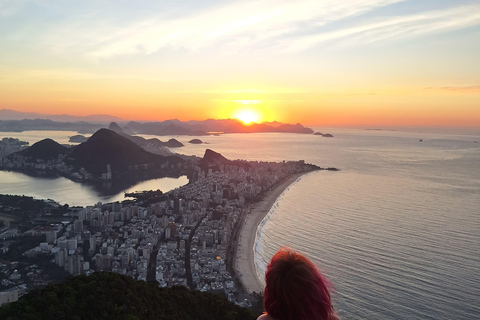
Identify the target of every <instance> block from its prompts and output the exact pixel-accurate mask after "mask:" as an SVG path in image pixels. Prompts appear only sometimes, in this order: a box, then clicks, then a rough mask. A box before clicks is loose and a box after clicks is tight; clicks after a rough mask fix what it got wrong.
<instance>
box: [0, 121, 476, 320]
mask: <svg viewBox="0 0 480 320" xmlns="http://www.w3.org/2000/svg"><path fill="white" fill-rule="evenodd" d="M318 131H321V132H323V133H326V132H329V133H331V134H333V135H334V138H324V137H320V136H314V135H299V134H280V133H264V134H229V135H221V136H206V137H199V138H200V139H201V140H203V141H204V142H205V144H201V145H192V144H188V141H189V140H190V139H192V137H182V136H174V137H173V138H176V139H177V140H179V141H181V142H182V143H184V144H185V147H182V148H179V149H174V151H176V152H180V153H185V154H194V155H198V156H202V155H203V153H204V152H205V149H206V148H210V149H212V150H214V151H217V152H220V153H222V155H224V156H225V157H227V158H228V159H245V160H263V161H283V160H305V161H306V162H309V163H314V164H317V165H319V166H323V167H330V166H331V167H337V168H339V169H340V171H338V172H331V171H317V172H312V173H309V174H306V175H304V176H302V177H300V178H299V179H298V180H297V181H296V182H295V183H294V184H292V185H291V186H290V187H289V188H288V189H287V190H285V192H284V193H283V194H282V195H281V196H280V197H279V199H278V200H277V202H276V203H275V204H274V206H273V207H272V210H271V211H270V212H269V214H268V215H267V216H266V218H265V219H264V221H263V222H262V224H261V225H260V226H259V228H258V230H257V240H256V245H255V248H252V253H253V254H254V257H255V263H256V266H257V273H258V276H259V278H261V279H262V278H263V273H264V270H265V266H266V264H267V262H268V260H269V259H270V258H271V256H272V255H273V254H274V253H275V252H276V251H277V250H278V249H279V248H280V247H282V246H289V247H291V248H293V249H295V250H298V251H299V252H301V253H304V254H305V255H307V256H308V257H310V258H311V259H312V260H313V261H314V262H315V264H316V265H317V266H318V267H319V269H320V270H321V271H322V272H323V273H325V275H326V276H327V278H328V279H329V280H330V282H331V283H332V284H333V286H334V288H335V289H334V292H333V294H332V296H333V300H334V306H335V308H336V310H337V311H338V313H339V315H340V317H341V318H342V319H344V320H345V319H382V320H384V319H478V318H479V315H480V133H479V132H478V131H476V132H475V131H473V132H466V133H460V132H459V131H455V130H451V131H449V132H441V131H435V132H434V131H426V130H419V129H415V130H397V131H393V130H365V129H339V128H328V130H327V131H325V129H324V128H318ZM3 134H4V136H13V137H18V138H22V136H23V137H26V136H27V135H28V134H29V133H20V134H19V133H3ZM43 134H44V133H39V134H38V135H43ZM55 134H56V135H57V137H58V139H59V140H61V139H65V137H66V135H67V134H70V133H60V132H56V133H55ZM30 135H32V134H30ZM64 135H65V137H63V136H64ZM71 135H73V134H71ZM33 136H35V135H33ZM51 138H54V139H55V137H51ZM169 138H172V137H160V139H161V140H162V141H165V140H168V139H169ZM35 139H37V138H35ZM38 140H40V139H39V138H38V139H37V141H38ZM29 141H31V142H34V141H33V140H29ZM475 141H478V142H479V143H475ZM39 183H40V182H39ZM41 183H48V182H41ZM5 184H6V182H4V180H0V190H4V189H5ZM7 184H8V183H7ZM149 186H151V185H149ZM7 187H8V186H7ZM14 187H15V186H14V185H10V187H9V190H11V193H15V190H14ZM2 188H3V189H2ZM133 189H135V187H133ZM1 192H2V193H3V191H1ZM20 194H25V195H28V190H27V189H22V191H21V193H20ZM49 198H53V199H54V200H58V199H55V196H54V195H52V196H50V197H49ZM65 201H68V198H65Z"/></svg>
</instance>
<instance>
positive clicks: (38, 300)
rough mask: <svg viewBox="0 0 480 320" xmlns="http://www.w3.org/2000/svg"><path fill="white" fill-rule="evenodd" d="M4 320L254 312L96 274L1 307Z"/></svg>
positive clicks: (247, 319) (123, 319)
mask: <svg viewBox="0 0 480 320" xmlns="http://www.w3.org/2000/svg"><path fill="white" fill-rule="evenodd" d="M0 319H5V320H17V319H22V320H30V319H32V320H33V319H35V320H42V319H58V320H61V319H75V320H76V319H79V320H80V319H82V320H89V319H92V320H93V319H95V320H103V319H105V320H106V319H119V320H134V319H138V320H140V319H141V320H154V319H155V320H158V319H177V320H182V319H184V320H189V319H192V320H193V319H195V320H214V319H222V320H224V319H230V320H253V319H255V317H254V316H253V315H252V313H251V312H250V310H248V309H245V308H242V307H239V306H236V305H234V304H233V303H231V302H229V301H228V300H226V299H225V298H224V297H222V296H220V295H215V294H211V293H202V292H198V291H190V290H188V289H187V288H185V287H173V288H159V287H158V286H157V284H156V282H148V283H147V282H144V281H137V280H134V279H132V278H130V277H128V276H124V275H120V274H116V273H109V272H96V273H93V274H92V275H90V276H88V277H87V276H85V275H81V276H77V277H70V278H67V279H66V280H65V281H64V282H62V283H60V284H54V285H50V286H47V287H45V288H43V289H41V290H34V291H31V292H30V293H28V294H27V295H25V296H23V297H22V298H20V300H18V301H17V302H13V303H10V304H7V305H4V306H2V307H1V308H0Z"/></svg>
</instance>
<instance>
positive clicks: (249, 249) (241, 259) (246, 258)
mask: <svg viewBox="0 0 480 320" xmlns="http://www.w3.org/2000/svg"><path fill="white" fill-rule="evenodd" d="M305 173H308V172H303V173H295V174H293V175H292V176H290V177H288V178H286V179H285V180H284V181H283V182H282V183H280V184H279V185H278V186H276V188H274V189H273V190H270V191H268V192H267V193H266V194H265V195H264V197H263V198H262V199H261V200H260V201H258V202H256V203H254V204H253V205H252V207H251V211H250V212H248V213H247V214H246V217H245V219H244V221H243V225H242V229H241V232H240V236H239V240H238V247H237V255H236V259H235V270H236V272H237V275H238V277H239V279H240V280H241V282H242V283H243V286H244V288H245V290H246V291H247V292H248V293H252V292H257V293H259V292H262V291H263V289H264V284H263V283H262V282H261V281H260V279H259V278H258V276H257V272H256V267H255V262H254V245H255V239H256V235H257V228H258V226H259V225H260V223H261V222H262V220H263V219H264V218H265V216H266V215H267V214H268V212H269V211H270V209H271V208H272V206H273V204H274V203H275V201H277V199H278V197H279V196H280V195H281V194H282V193H283V191H285V189H287V188H288V186H289V185H291V184H292V183H293V182H295V181H296V180H297V179H298V178H299V177H300V176H301V175H303V174H305ZM261 277H263V275H261Z"/></svg>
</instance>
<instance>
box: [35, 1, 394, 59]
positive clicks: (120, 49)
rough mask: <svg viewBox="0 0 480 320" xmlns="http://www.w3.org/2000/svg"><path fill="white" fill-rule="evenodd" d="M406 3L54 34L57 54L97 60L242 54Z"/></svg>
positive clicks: (252, 7)
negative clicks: (169, 52) (165, 52)
mask: <svg viewBox="0 0 480 320" xmlns="http://www.w3.org/2000/svg"><path fill="white" fill-rule="evenodd" d="M400 1H403V0H347V1H336V0H325V1H317V0H298V1H295V2H293V1H287V0H262V1H235V2H233V3H231V4H228V5H224V6H221V7H216V8H213V9H208V10H204V11H201V10H199V11H200V12H198V13H196V14H190V15H187V16H178V14H177V15H175V16H170V15H169V14H166V13H163V14H161V15H156V16H152V17H149V18H147V19H144V20H143V21H137V22H134V23H125V22H124V21H122V22H121V24H120V23H118V22H116V23H113V22H112V21H110V22H108V21H104V20H100V21H97V20H96V18H97V17H95V16H92V17H84V18H85V19H84V20H82V19H78V20H77V21H76V22H74V23H70V24H69V25H62V26H60V27H58V28H54V29H53V30H50V33H49V35H48V36H46V37H45V38H44V42H45V43H46V44H48V45H49V46H50V47H51V48H52V49H53V50H57V51H64V50H73V51H78V52H82V51H83V52H87V54H88V55H89V56H90V57H92V58H100V59H101V58H108V57H111V56H115V55H129V54H138V53H141V54H152V53H155V52H158V51H160V50H162V49H165V48H168V49H186V50H189V51H193V52H196V51H199V50H203V49H212V48H213V49H217V48H222V49H223V50H232V51H238V50H242V49H252V48H263V47H267V48H271V47H273V46H274V44H275V43H276V41H277V39H281V38H282V37H287V38H289V37H297V36H299V35H302V34H303V33H305V32H306V33H309V32H311V31H312V30H314V29H315V28H318V27H319V26H322V25H325V24H328V23H332V22H334V21H338V20H342V19H346V18H348V17H353V16H356V15H360V14H363V13H365V12H368V11H371V10H373V9H375V8H378V7H381V6H386V5H389V4H392V3H396V2H400Z"/></svg>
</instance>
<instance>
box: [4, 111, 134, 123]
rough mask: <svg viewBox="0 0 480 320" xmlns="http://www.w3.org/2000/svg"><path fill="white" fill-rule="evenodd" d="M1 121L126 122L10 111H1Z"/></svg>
mask: <svg viewBox="0 0 480 320" xmlns="http://www.w3.org/2000/svg"><path fill="white" fill-rule="evenodd" d="M0 119H1V120H24V119H48V120H52V121H58V122H79V121H86V122H101V123H105V122H111V121H125V120H123V119H122V118H119V117H115V116H111V115H108V114H92V115H89V116H71V115H68V114H60V115H51V114H42V113H35V112H19V111H15V110H10V109H1V110H0Z"/></svg>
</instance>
